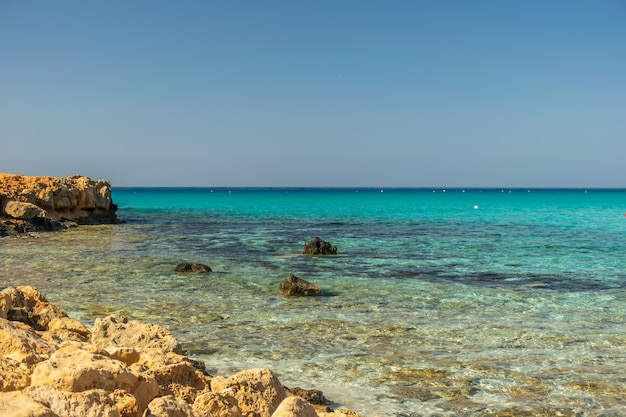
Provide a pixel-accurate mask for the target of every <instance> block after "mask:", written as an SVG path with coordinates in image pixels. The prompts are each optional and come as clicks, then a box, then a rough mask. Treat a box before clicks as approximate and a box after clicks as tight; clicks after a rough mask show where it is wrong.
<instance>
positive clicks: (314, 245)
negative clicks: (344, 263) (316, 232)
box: [302, 236, 337, 255]
mask: <svg viewBox="0 0 626 417" xmlns="http://www.w3.org/2000/svg"><path fill="white" fill-rule="evenodd" d="M302 253H303V254H304V255H336V254H337V246H333V245H332V244H330V243H329V242H326V241H324V240H322V239H320V238H319V237H317V236H316V237H314V238H312V239H311V240H310V241H308V242H307V243H305V244H304V251H303V252H302Z"/></svg>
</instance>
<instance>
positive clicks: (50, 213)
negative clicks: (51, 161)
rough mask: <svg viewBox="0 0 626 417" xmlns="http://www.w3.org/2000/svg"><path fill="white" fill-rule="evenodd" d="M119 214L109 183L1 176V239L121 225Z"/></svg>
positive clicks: (89, 179) (73, 177) (80, 177)
mask: <svg viewBox="0 0 626 417" xmlns="http://www.w3.org/2000/svg"><path fill="white" fill-rule="evenodd" d="M116 211H117V206H116V205H115V204H113V201H112V199H111V184H110V183H109V181H105V180H92V179H91V178H89V177H85V176H80V175H72V176H70V177H64V178H58V177H49V176H25V175H16V174H1V173H0V236H6V235H15V234H19V233H25V232H32V231H47V230H62V229H67V228H68V227H72V226H76V225H79V224H116V223H121V221H120V220H119V219H118V218H117V216H116V215H115V212H116Z"/></svg>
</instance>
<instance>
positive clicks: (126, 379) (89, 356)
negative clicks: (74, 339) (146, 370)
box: [31, 346, 140, 392]
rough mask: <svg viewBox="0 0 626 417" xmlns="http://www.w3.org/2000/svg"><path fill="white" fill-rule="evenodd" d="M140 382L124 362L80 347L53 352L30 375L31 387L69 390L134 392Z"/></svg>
mask: <svg viewBox="0 0 626 417" xmlns="http://www.w3.org/2000/svg"><path fill="white" fill-rule="evenodd" d="M103 353H105V352H103ZM139 382H140V381H139V379H138V378H137V376H136V375H134V374H133V373H132V372H131V371H130V369H128V368H127V367H126V366H125V365H124V364H123V363H122V362H120V361H117V360H114V359H111V358H110V357H108V356H106V354H100V353H98V352H89V351H87V350H84V349H81V348H80V347H77V346H66V347H63V348H61V349H59V350H58V351H56V352H54V353H53V354H52V355H50V358H49V359H48V360H46V361H43V362H40V363H39V364H37V366H36V367H35V370H34V371H33V374H32V376H31V386H38V385H46V386H49V387H53V388H56V389H59V390H63V391H69V392H81V391H87V390H91V389H95V388H98V389H103V390H105V391H107V392H113V391H115V390H116V389H123V390H125V391H128V392H134V391H135V389H137V387H138V386H139Z"/></svg>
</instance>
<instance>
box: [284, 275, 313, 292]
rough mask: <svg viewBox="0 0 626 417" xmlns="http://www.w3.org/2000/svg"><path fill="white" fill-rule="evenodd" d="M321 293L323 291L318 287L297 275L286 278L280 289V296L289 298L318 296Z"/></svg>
mask: <svg viewBox="0 0 626 417" xmlns="http://www.w3.org/2000/svg"><path fill="white" fill-rule="evenodd" d="M320 292H321V290H320V289H319V288H318V287H317V286H315V285H314V284H311V283H310V282H308V281H305V280H303V279H301V278H298V277H297V276H295V275H289V276H288V277H287V278H285V280H284V281H283V282H281V283H280V287H279V288H278V295H287V296H294V295H295V296H310V295H318V294H319V293H320Z"/></svg>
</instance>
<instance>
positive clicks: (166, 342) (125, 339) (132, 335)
mask: <svg viewBox="0 0 626 417" xmlns="http://www.w3.org/2000/svg"><path fill="white" fill-rule="evenodd" d="M90 342H91V343H92V344H94V345H95V346H97V347H100V348H108V347H112V346H119V347H129V346H132V347H135V348H136V349H144V348H158V349H161V350H163V352H174V353H178V354H182V353H183V352H182V348H181V346H180V344H179V343H178V341H177V340H176V338H175V337H174V336H173V335H172V333H170V331H169V330H166V329H164V328H163V327H161V326H159V325H157V324H142V323H140V322H138V321H136V320H128V319H127V318H126V317H123V316H120V315H118V314H112V315H110V316H107V317H104V318H97V319H96V320H95V322H94V324H93V327H92V328H91V338H90Z"/></svg>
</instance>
